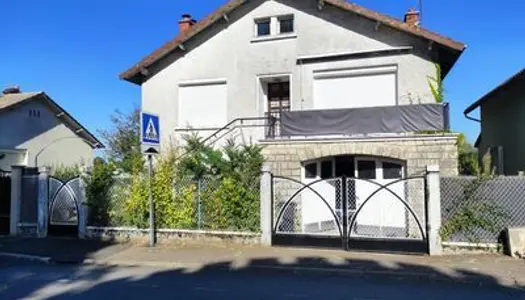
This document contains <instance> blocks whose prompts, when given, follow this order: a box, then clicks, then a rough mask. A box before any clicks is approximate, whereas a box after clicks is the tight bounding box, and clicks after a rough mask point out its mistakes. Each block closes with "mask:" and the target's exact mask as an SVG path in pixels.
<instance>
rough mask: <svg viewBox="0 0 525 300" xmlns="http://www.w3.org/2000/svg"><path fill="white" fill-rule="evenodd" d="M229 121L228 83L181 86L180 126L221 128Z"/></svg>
mask: <svg viewBox="0 0 525 300" xmlns="http://www.w3.org/2000/svg"><path fill="white" fill-rule="evenodd" d="M226 122H227V84H226V82H225V81H218V82H212V83H206V84H187V85H180V86H179V122H178V125H179V128H194V129H201V128H220V127H223V126H224V125H226Z"/></svg>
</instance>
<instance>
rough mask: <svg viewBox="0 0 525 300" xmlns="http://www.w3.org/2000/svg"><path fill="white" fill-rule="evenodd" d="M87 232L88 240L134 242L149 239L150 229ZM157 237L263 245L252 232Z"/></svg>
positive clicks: (169, 232) (162, 233)
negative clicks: (134, 240)
mask: <svg viewBox="0 0 525 300" xmlns="http://www.w3.org/2000/svg"><path fill="white" fill-rule="evenodd" d="M86 232H87V234H86V238H88V239H111V240H133V239H142V238H148V236H149V229H138V228H126V227H119V228H115V227H90V226H88V227H87V230H86ZM156 236H157V240H158V241H162V240H175V239H179V240H184V239H186V240H206V241H217V242H229V243H235V244H248V245H259V244H260V243H261V234H259V233H250V232H227V231H205V230H181V229H158V230H157V231H156Z"/></svg>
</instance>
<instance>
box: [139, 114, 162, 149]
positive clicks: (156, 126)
mask: <svg viewBox="0 0 525 300" xmlns="http://www.w3.org/2000/svg"><path fill="white" fill-rule="evenodd" d="M141 141H142V151H143V152H144V153H148V154H155V153H159V152H160V122H159V116H157V115H154V114H150V113H146V112H142V117H141Z"/></svg>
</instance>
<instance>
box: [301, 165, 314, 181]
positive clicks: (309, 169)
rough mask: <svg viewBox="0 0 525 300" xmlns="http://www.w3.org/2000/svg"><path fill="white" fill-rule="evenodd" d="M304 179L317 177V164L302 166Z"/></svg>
mask: <svg viewBox="0 0 525 300" xmlns="http://www.w3.org/2000/svg"><path fill="white" fill-rule="evenodd" d="M304 173H305V178H307V179H314V178H316V177H317V163H312V164H307V165H306V166H304Z"/></svg>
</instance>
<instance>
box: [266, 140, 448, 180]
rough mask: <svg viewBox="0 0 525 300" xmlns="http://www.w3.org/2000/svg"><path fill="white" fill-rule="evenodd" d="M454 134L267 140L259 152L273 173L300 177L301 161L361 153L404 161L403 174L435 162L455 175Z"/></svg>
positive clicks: (419, 172)
mask: <svg viewBox="0 0 525 300" xmlns="http://www.w3.org/2000/svg"><path fill="white" fill-rule="evenodd" d="M456 143H457V136H456V135H418V136H411V137H399V138H360V139H347V140H331V141H330V140H324V141H305V140H303V141H289V140H288V141H284V140H283V141H270V142H264V143H263V147H264V150H263V154H264V156H265V158H266V161H267V163H268V165H269V166H270V167H271V169H272V173H273V174H274V175H280V176H286V177H291V178H294V179H298V180H300V179H301V163H302V162H305V161H309V160H314V159H318V158H323V157H332V156H338V155H363V156H378V157H386V158H393V159H399V160H403V161H406V166H407V176H415V175H422V174H424V173H425V169H426V166H428V165H439V166H440V172H441V175H442V176H454V175H458V150H457V145H456Z"/></svg>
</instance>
